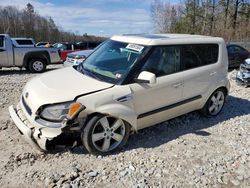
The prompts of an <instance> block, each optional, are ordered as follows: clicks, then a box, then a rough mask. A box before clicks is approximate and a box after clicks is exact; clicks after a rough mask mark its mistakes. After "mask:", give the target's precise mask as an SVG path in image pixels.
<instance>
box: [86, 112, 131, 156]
mask: <svg viewBox="0 0 250 188" xmlns="http://www.w3.org/2000/svg"><path fill="white" fill-rule="evenodd" d="M129 130H130V126H129V125H128V124H127V123H126V122H124V121H123V120H121V119H119V118H115V117H111V116H105V115H96V116H94V117H92V118H91V119H90V120H89V121H88V122H87V124H86V126H85V128H84V130H83V132H82V135H81V140H82V143H83V145H84V146H85V148H86V149H87V150H88V152H89V153H91V154H94V155H107V154H110V153H111V152H114V151H116V150H118V149H120V148H121V147H122V146H123V145H124V144H125V143H126V142H127V140H128V137H129Z"/></svg>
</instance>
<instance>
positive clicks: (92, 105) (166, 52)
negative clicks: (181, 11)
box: [9, 34, 230, 155]
mask: <svg viewBox="0 0 250 188" xmlns="http://www.w3.org/2000/svg"><path fill="white" fill-rule="evenodd" d="M227 70H228V58H227V50H226V45H225V42H224V40H223V39H221V38H217V37H208V36H199V35H186V34H185V35H182V34H152V35H119V36H113V37H111V38H110V39H109V40H107V41H105V42H104V44H103V45H101V46H100V47H99V48H98V49H96V50H95V51H94V52H93V53H92V54H91V55H90V56H89V57H88V58H87V59H86V60H85V61H84V62H83V63H80V64H79V65H77V66H72V67H67V68H64V69H59V70H54V71H50V72H47V73H44V74H42V75H39V76H37V77H35V78H33V79H32V80H30V81H29V82H28V83H27V84H26V86H25V87H24V89H23V92H22V95H21V97H20V102H19V103H18V105H17V106H10V107H9V113H10V115H11V118H12V120H13V121H14V123H15V125H16V126H17V128H18V129H19V131H20V132H21V134H22V135H23V136H24V137H25V138H26V140H27V141H28V142H29V143H30V144H31V145H32V146H34V147H36V148H38V149H40V150H48V148H49V146H50V145H51V144H52V143H53V142H54V141H55V140H57V139H58V138H59V137H61V136H62V135H70V136H72V137H76V138H78V139H79V140H81V143H82V144H83V145H84V147H85V148H86V149H87V151H88V152H89V153H92V154H96V155H105V154H108V153H110V152H114V151H115V150H117V149H120V148H121V147H122V146H123V145H124V144H125V143H126V141H127V140H128V138H129V135H130V133H131V132H136V131H138V130H140V129H143V128H146V127H149V126H152V125H155V124H157V123H160V122H163V121H166V120H169V119H172V118H174V117H177V116H180V115H183V114H186V113H188V112H191V111H195V110H200V111H201V112H202V113H203V114H204V115H206V116H210V117H213V116H216V115H218V114H219V113H220V112H221V110H222V108H223V105H224V102H225V98H226V96H227V94H228V92H229V88H230V84H229V81H228V79H227Z"/></svg>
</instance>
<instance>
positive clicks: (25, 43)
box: [16, 40, 34, 45]
mask: <svg viewBox="0 0 250 188" xmlns="http://www.w3.org/2000/svg"><path fill="white" fill-rule="evenodd" d="M16 42H17V44H19V45H34V43H33V41H32V40H16Z"/></svg>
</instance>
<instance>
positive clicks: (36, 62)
mask: <svg viewBox="0 0 250 188" xmlns="http://www.w3.org/2000/svg"><path fill="white" fill-rule="evenodd" d="M28 68H29V70H30V71H31V72H32V73H41V72H44V71H45V70H46V62H45V61H44V60H43V59H32V60H30V61H29V64H28Z"/></svg>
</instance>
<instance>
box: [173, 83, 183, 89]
mask: <svg viewBox="0 0 250 188" xmlns="http://www.w3.org/2000/svg"><path fill="white" fill-rule="evenodd" d="M181 85H182V82H180V83H176V84H173V85H172V86H173V87H174V88H178V87H180V86H181Z"/></svg>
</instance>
